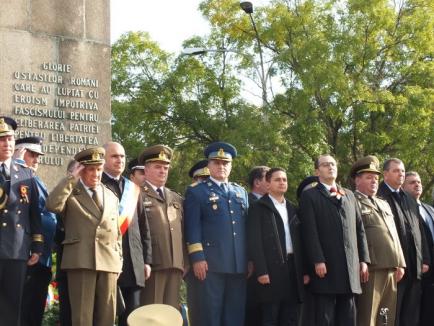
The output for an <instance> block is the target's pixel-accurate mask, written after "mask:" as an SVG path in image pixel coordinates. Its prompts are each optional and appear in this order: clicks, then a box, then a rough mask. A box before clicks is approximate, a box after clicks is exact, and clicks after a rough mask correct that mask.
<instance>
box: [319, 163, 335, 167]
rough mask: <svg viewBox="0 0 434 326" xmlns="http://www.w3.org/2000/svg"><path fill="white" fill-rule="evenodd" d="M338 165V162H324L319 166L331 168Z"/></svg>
mask: <svg viewBox="0 0 434 326" xmlns="http://www.w3.org/2000/svg"><path fill="white" fill-rule="evenodd" d="M336 165H337V163H336V162H322V163H320V164H319V166H321V167H329V166H336Z"/></svg>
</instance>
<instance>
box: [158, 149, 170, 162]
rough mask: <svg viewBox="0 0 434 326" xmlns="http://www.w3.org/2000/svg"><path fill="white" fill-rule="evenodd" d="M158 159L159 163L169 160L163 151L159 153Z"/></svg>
mask: <svg viewBox="0 0 434 326" xmlns="http://www.w3.org/2000/svg"><path fill="white" fill-rule="evenodd" d="M158 159H159V160H161V161H167V160H169V159H168V157H167V155H166V153H165V152H164V151H161V152H160V154H158Z"/></svg>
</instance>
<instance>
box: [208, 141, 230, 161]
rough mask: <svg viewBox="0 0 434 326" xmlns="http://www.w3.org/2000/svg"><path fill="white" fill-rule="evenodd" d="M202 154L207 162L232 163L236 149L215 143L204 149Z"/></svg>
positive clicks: (228, 145) (225, 144) (227, 144)
mask: <svg viewBox="0 0 434 326" xmlns="http://www.w3.org/2000/svg"><path fill="white" fill-rule="evenodd" d="M204 154H205V157H207V158H208V160H221V161H232V159H233V158H235V157H236V156H237V149H236V148H235V147H234V146H232V145H231V144H229V143H225V142H215V143H211V144H209V145H208V146H207V147H205V150H204Z"/></svg>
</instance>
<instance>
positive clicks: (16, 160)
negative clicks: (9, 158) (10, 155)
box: [14, 159, 28, 168]
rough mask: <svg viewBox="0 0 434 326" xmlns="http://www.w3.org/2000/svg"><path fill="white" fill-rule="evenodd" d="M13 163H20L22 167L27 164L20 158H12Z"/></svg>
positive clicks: (25, 166)
mask: <svg viewBox="0 0 434 326" xmlns="http://www.w3.org/2000/svg"><path fill="white" fill-rule="evenodd" d="M14 163H15V164H18V165H21V166H22V167H23V168H27V167H28V166H27V165H26V162H25V161H24V160H21V159H14Z"/></svg>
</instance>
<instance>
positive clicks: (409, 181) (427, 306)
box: [402, 171, 434, 326]
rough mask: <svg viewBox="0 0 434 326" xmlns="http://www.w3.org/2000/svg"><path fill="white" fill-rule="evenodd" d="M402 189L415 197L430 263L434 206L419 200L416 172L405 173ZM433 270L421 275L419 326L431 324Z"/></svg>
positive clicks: (433, 319)
mask: <svg viewBox="0 0 434 326" xmlns="http://www.w3.org/2000/svg"><path fill="white" fill-rule="evenodd" d="M402 189H404V191H406V192H407V193H408V194H410V195H411V196H412V197H413V198H414V199H416V201H417V204H418V208H419V213H420V215H421V217H422V221H423V227H424V231H425V237H426V241H427V244H428V250H429V254H430V260H431V265H432V263H433V262H434V208H433V207H432V206H430V205H428V204H426V203H424V202H421V201H420V196H422V191H423V187H422V181H421V179H420V176H419V174H418V173H417V172H414V171H410V172H407V173H406V174H405V181H404V184H403V185H402ZM433 302H434V272H433V269H432V268H430V270H429V271H428V272H426V273H425V274H423V277H422V298H421V304H420V308H421V309H420V323H419V325H420V326H431V325H432V324H433V322H434V309H433V306H432V304H433Z"/></svg>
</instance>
